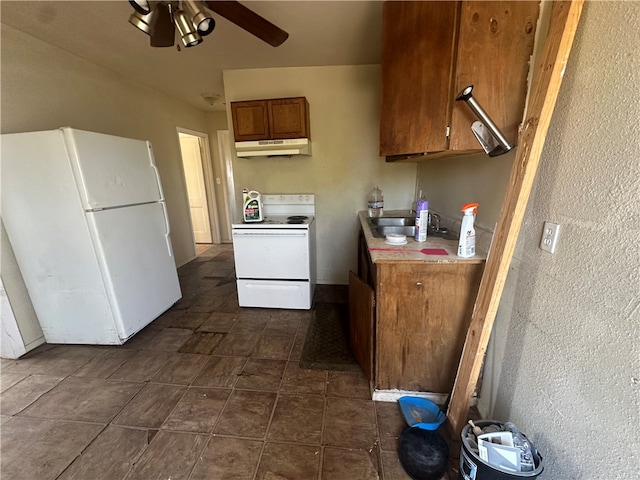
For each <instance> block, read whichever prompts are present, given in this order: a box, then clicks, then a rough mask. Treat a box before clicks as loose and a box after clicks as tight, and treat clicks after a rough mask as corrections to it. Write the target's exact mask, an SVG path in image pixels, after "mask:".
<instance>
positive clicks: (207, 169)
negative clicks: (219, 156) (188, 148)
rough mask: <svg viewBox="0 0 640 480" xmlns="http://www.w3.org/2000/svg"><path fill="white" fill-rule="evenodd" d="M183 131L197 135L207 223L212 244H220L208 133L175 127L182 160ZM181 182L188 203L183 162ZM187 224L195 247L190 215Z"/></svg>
mask: <svg viewBox="0 0 640 480" xmlns="http://www.w3.org/2000/svg"><path fill="white" fill-rule="evenodd" d="M181 133H184V134H187V135H191V136H194V137H198V139H199V143H200V158H201V160H202V173H203V176H204V190H205V195H206V197H207V209H208V210H209V212H208V213H209V225H210V227H211V238H212V241H213V243H214V244H220V221H219V219H218V209H217V205H216V201H215V198H216V192H215V186H214V185H215V183H214V182H215V180H214V174H213V164H212V161H211V152H210V150H209V135H208V134H206V133H203V132H198V131H196V130H190V129H188V128H183V127H176V139H177V140H178V147H179V149H180V160H181V161H182V148H181V147H180V134H181ZM182 184H183V186H184V192H185V196H186V197H187V204H189V198H188V193H187V180H186V178H185V176H184V164H183V168H182ZM189 224H190V225H191V232H190V233H191V240H192V241H193V245H194V248H195V244H196V240H195V237H194V235H193V225H192V224H191V215H189Z"/></svg>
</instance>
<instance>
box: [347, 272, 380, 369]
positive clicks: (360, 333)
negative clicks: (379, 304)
mask: <svg viewBox="0 0 640 480" xmlns="http://www.w3.org/2000/svg"><path fill="white" fill-rule="evenodd" d="M374 310H375V292H374V290H373V288H371V287H370V286H369V285H367V284H366V283H365V282H363V281H362V280H360V278H358V276H357V275H356V274H355V273H353V272H349V345H350V346H351V351H352V352H353V355H354V356H355V357H356V360H357V361H358V363H359V364H360V368H362V371H363V372H364V374H365V375H366V376H367V378H368V379H369V381H370V382H372V381H373V334H374V328H373V319H374Z"/></svg>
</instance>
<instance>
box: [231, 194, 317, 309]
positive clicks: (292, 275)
mask: <svg viewBox="0 0 640 480" xmlns="http://www.w3.org/2000/svg"><path fill="white" fill-rule="evenodd" d="M262 205H263V217H264V220H263V221H262V222H251V223H240V222H238V223H234V224H232V225H231V233H232V237H233V251H234V258H235V267H236V277H237V285H238V301H239V304H240V306H241V307H262V308H291V309H306V310H308V309H310V308H311V304H312V302H313V293H314V291H315V285H316V278H315V271H316V265H315V264H316V254H315V195H314V194H271V195H262Z"/></svg>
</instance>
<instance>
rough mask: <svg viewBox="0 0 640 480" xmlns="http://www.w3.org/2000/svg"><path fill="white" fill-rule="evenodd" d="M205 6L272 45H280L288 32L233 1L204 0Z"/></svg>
mask: <svg viewBox="0 0 640 480" xmlns="http://www.w3.org/2000/svg"><path fill="white" fill-rule="evenodd" d="M204 3H205V4H206V5H207V8H208V9H209V10H211V11H212V12H215V13H217V14H218V15H220V16H221V17H224V18H226V19H227V20H229V21H230V22H232V23H235V24H236V25H237V26H239V27H240V28H243V29H244V30H246V31H247V32H249V33H251V34H252V35H255V36H256V37H258V38H259V39H260V40H263V41H265V42H267V43H268V44H269V45H271V46H272V47H277V46H279V45H282V43H283V42H284V41H285V40H286V39H287V38H289V34H288V33H287V32H285V31H284V30H282V29H280V28H278V27H276V26H275V25H274V24H273V23H271V22H269V21H268V20H266V19H264V18H263V17H261V16H260V15H258V14H257V13H255V12H254V11H253V10H249V9H248V8H247V7H245V6H244V5H242V4H240V3H238V2H235V1H217V0H212V1H206V2H204Z"/></svg>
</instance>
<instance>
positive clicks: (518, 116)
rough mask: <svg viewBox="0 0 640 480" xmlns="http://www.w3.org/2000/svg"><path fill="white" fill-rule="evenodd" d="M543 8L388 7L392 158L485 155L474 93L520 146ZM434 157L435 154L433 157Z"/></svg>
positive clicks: (383, 130) (384, 138)
mask: <svg viewBox="0 0 640 480" xmlns="http://www.w3.org/2000/svg"><path fill="white" fill-rule="evenodd" d="M538 10H539V3H538V2H533V1H462V2H451V1H443V2H439V1H414V2H405V1H389V2H386V3H385V5H384V9H383V33H382V106H381V117H380V155H384V156H387V160H388V161H395V160H400V159H404V158H410V157H412V156H418V155H426V154H431V156H432V157H435V156H436V155H437V156H447V155H460V154H463V153H474V152H480V151H482V150H481V149H480V145H479V143H478V141H477V140H476V138H475V137H474V135H473V133H472V131H471V124H472V123H473V122H474V121H475V120H477V119H476V118H475V117H474V115H473V113H472V112H471V110H470V109H469V108H468V107H467V106H466V105H465V104H464V102H456V101H455V97H456V95H457V94H458V93H459V92H460V91H461V90H462V89H463V88H465V87H467V86H468V85H474V91H473V95H474V97H475V99H476V100H477V101H478V103H479V104H480V105H481V106H482V107H483V108H484V110H485V111H486V112H487V113H488V114H489V116H490V117H491V119H492V120H493V121H494V123H495V124H496V125H498V127H499V128H500V129H501V131H502V132H503V134H504V135H505V137H506V138H507V140H509V142H510V143H512V144H515V143H516V141H517V135H518V127H519V125H520V123H521V122H522V116H523V112H524V104H525V98H526V93H527V76H528V72H529V60H530V56H531V54H532V52H533V44H534V37H535V29H536V23H537V18H538ZM427 158H429V157H427Z"/></svg>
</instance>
